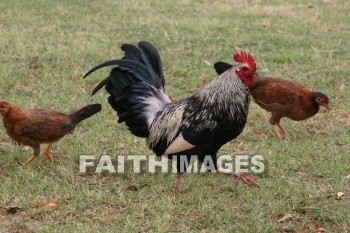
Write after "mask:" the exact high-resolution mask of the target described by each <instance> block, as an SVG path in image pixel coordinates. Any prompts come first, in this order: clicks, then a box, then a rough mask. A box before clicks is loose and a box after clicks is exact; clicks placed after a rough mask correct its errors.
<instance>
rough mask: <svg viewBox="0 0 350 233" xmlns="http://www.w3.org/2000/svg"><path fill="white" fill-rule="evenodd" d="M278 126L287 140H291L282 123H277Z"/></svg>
mask: <svg viewBox="0 0 350 233" xmlns="http://www.w3.org/2000/svg"><path fill="white" fill-rule="evenodd" d="M277 126H278V128H280V129H281V131H282V133H283V135H284V137H285V138H287V139H291V137H290V135H289V133H288V132H287V131H286V130H285V129H284V128H283V127H282V125H281V124H280V123H277Z"/></svg>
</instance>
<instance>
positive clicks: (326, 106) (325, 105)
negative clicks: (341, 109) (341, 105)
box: [322, 104, 331, 111]
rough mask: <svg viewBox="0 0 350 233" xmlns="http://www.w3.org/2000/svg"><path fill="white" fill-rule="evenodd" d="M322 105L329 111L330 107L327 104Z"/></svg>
mask: <svg viewBox="0 0 350 233" xmlns="http://www.w3.org/2000/svg"><path fill="white" fill-rule="evenodd" d="M322 106H323V107H324V108H325V109H327V110H328V111H331V108H330V107H329V105H328V104H323V105H322Z"/></svg>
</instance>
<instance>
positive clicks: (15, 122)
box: [0, 101, 101, 162]
mask: <svg viewBox="0 0 350 233" xmlns="http://www.w3.org/2000/svg"><path fill="white" fill-rule="evenodd" d="M100 110H101V105H99V104H92V105H88V106H86V107H83V108H81V109H79V110H78V111H76V112H73V113H70V114H64V113H61V112H58V111H54V110H46V109H31V110H22V109H21V108H20V107H19V106H17V105H14V104H12V103H9V102H6V101H0V113H1V115H2V118H3V123H4V126H5V129H6V132H7V133H8V135H9V136H10V137H11V138H12V139H14V140H15V141H17V142H18V143H21V144H23V145H26V146H30V147H32V148H33V150H34V154H33V156H32V157H30V158H29V159H28V161H27V162H31V161H33V160H34V159H35V158H36V157H37V156H38V155H39V154H40V145H41V144H43V143H49V146H48V147H47V149H46V150H45V152H44V156H45V159H46V161H47V162H51V161H53V157H52V154H51V151H50V150H51V147H52V144H53V143H54V142H56V141H58V140H59V139H61V138H62V137H63V136H65V135H66V134H69V133H73V131H74V128H75V126H76V124H78V123H79V122H81V121H82V120H85V119H86V118H89V117H91V116H92V115H94V114H96V113H97V112H99V111H100Z"/></svg>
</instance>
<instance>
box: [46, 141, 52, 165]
mask: <svg viewBox="0 0 350 233" xmlns="http://www.w3.org/2000/svg"><path fill="white" fill-rule="evenodd" d="M52 145H53V143H50V144H49V145H48V147H47V148H46V150H45V152H44V155H45V159H46V163H50V162H52V161H53V157H52V153H51V147H52Z"/></svg>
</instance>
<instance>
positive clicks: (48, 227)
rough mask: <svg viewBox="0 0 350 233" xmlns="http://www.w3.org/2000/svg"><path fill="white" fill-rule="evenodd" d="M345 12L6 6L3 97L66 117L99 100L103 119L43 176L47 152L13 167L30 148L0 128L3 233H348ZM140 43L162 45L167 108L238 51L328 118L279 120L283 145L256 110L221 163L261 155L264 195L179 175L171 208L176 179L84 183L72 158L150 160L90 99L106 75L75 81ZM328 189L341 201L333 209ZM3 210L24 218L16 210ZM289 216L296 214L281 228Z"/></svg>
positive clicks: (349, 89)
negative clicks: (318, 101) (303, 91)
mask: <svg viewBox="0 0 350 233" xmlns="http://www.w3.org/2000/svg"><path fill="white" fill-rule="evenodd" d="M349 10H350V3H349V1H345V0H343V1H341V0H335V1H329V0H321V1H319V0H311V1H289V2H285V1H284V2H282V1H259V0H256V1H254V0H252V1H243V0H241V1H238V0H237V1H220V2H215V3H214V2H213V1H207V0H203V1H44V0H42V1H1V2H0V11H1V14H0V33H1V37H0V87H1V88H0V99H4V100H7V101H10V102H14V103H16V104H18V105H20V106H22V107H23V108H33V107H43V108H53V109H58V110H63V111H71V110H75V109H77V108H79V107H81V106H83V105H85V104H88V103H93V102H99V103H101V104H103V111H102V112H101V113H99V114H98V115H96V116H95V117H93V118H91V119H89V120H87V121H85V122H83V123H82V124H81V125H80V126H79V127H78V128H77V129H76V132H75V134H73V135H69V136H67V137H65V138H64V139H63V140H61V141H60V142H59V143H57V144H56V145H55V146H54V148H53V151H54V154H55V155H54V159H55V162H54V163H53V164H52V165H51V166H46V165H45V161H44V159H43V156H40V157H39V158H38V159H37V160H35V161H34V162H33V163H31V164H29V165H28V166H25V167H22V166H20V165H19V162H23V161H25V160H26V159H27V158H28V156H30V155H31V153H32V151H31V150H27V149H25V148H23V147H21V146H18V145H17V144H15V143H13V142H12V141H11V140H10V139H9V137H8V136H7V134H6V132H5V131H4V128H3V127H0V142H1V145H0V152H1V157H0V183H1V186H0V231H1V232H121V231H126V232H169V231H172V232H213V231H217V232H316V230H317V229H319V228H324V229H325V230H326V232H347V231H350V214H349V211H348V209H349V208H348V205H349V202H350V185H349V180H348V179H346V178H345V176H347V175H348V174H349V173H350V169H349V164H350V157H349V144H350V141H349V124H350V112H349V109H350V102H349V95H350V85H349V81H348V79H349V70H350V64H349V61H350V53H349V48H350V33H349V32H350V31H349V30H350V27H349ZM140 40H147V41H150V42H151V43H153V44H154V45H155V46H156V47H157V48H158V49H159V52H160V54H161V57H162V60H163V68H164V73H165V76H166V88H167V92H168V94H169V95H170V96H172V97H173V98H175V99H179V98H185V97H187V96H189V95H191V94H193V93H195V92H196V91H198V90H199V89H200V88H201V87H202V86H203V85H205V84H206V83H207V82H208V81H210V80H212V79H213V78H215V71H214V69H213V68H212V65H213V64H214V63H215V62H216V61H219V60H223V61H227V62H232V56H233V53H234V52H236V48H237V47H238V48H241V49H244V50H246V51H249V52H251V53H252V54H253V56H254V57H255V59H256V61H257V64H258V67H259V68H260V69H263V68H267V69H269V70H270V72H269V73H267V74H266V75H267V76H274V77H284V78H288V79H292V80H297V81H299V82H301V83H303V84H305V85H307V86H309V87H310V88H311V89H313V90H318V91H321V92H324V93H327V95H328V96H329V97H330V98H331V108H332V111H331V112H330V113H326V112H325V111H321V112H320V114H318V115H316V116H315V117H313V118H311V119H308V120H307V121H304V122H291V121H289V120H286V119H285V120H283V124H284V126H285V128H286V129H287V130H288V131H289V132H290V133H291V134H292V135H293V136H294V138H295V139H294V140H292V141H284V142H279V141H277V140H276V139H275V137H274V135H273V132H272V129H271V127H270V125H269V123H268V119H269V115H268V114H267V113H266V112H265V111H264V110H262V109H259V108H258V107H257V106H256V105H255V104H254V103H252V104H251V108H250V114H249V122H248V123H247V125H246V128H245V130H244V132H243V133H242V134H241V135H240V136H239V138H237V139H236V140H234V141H233V142H230V143H228V144H227V145H225V146H224V147H223V148H222V149H221V151H220V154H230V155H234V154H242V153H243V154H250V155H252V154H261V155H263V156H264V157H265V159H266V160H267V161H268V172H267V173H265V174H264V175H262V176H259V177H258V178H259V182H260V183H261V185H262V186H263V188H261V189H252V188H249V187H246V186H245V185H243V184H238V183H237V182H236V181H235V180H234V179H232V178H230V177H225V176H223V175H219V174H198V175H185V176H184V179H183V186H182V192H181V194H180V195H179V196H178V197H176V198H174V197H173V186H174V183H175V177H176V176H175V174H155V175H153V174H148V173H141V174H133V173H132V172H131V171H130V170H128V172H127V173H125V174H123V175H108V174H103V175H96V174H91V173H88V174H80V173H79V164H78V158H79V155H80V154H91V155H96V156H97V157H98V156H100V155H102V154H109V155H111V156H116V155H119V154H151V152H150V151H149V150H147V148H146V146H145V143H144V141H143V140H141V139H138V138H136V137H134V136H132V135H131V134H130V133H128V131H127V129H126V127H125V125H118V124H117V123H116V120H117V117H116V114H115V112H113V110H112V109H111V108H110V107H109V106H108V104H107V101H106V97H107V95H106V93H102V92H101V93H98V94H97V95H95V96H94V97H91V96H90V92H91V90H92V88H93V87H94V86H95V85H96V84H97V83H98V81H99V80H102V78H104V77H105V76H106V75H107V74H108V72H109V69H106V70H105V71H100V72H99V73H98V74H95V75H94V76H92V77H90V78H88V79H86V80H83V79H82V76H83V74H84V73H85V72H86V71H87V70H89V69H90V68H92V67H93V66H95V65H97V64H99V63H100V62H102V61H106V60H108V59H114V58H119V57H120V56H121V55H122V53H121V51H120V45H122V44H123V43H133V44H135V43H137V42H138V41H140ZM205 61H208V62H210V64H211V65H207V64H206V62H205ZM342 85H345V86H342ZM145 184H146V186H144V185H145ZM130 185H135V186H137V187H140V188H139V189H136V190H133V189H131V190H130ZM143 186H144V187H143ZM337 192H343V193H345V194H344V196H343V197H342V198H341V199H340V200H337V198H336V193H337ZM49 203H55V204H56V205H55V206H51V207H50V206H46V205H48V204H49ZM10 207H18V208H20V210H19V211H18V212H17V213H14V214H11V213H9V212H8V210H9V208H10ZM286 213H291V214H292V218H290V219H288V220H286V221H285V222H282V223H278V222H277V220H278V219H279V218H281V217H283V216H284V215H285V214H286Z"/></svg>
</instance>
